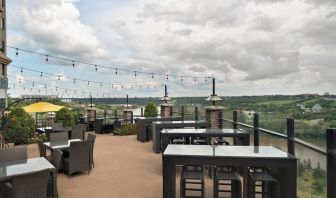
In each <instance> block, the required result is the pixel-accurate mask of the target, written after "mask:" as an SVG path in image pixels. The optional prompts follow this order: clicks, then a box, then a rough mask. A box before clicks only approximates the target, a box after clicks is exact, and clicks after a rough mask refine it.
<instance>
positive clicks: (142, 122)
mask: <svg viewBox="0 0 336 198" xmlns="http://www.w3.org/2000/svg"><path fill="white" fill-rule="evenodd" d="M181 120H182V117H161V116H157V117H138V118H137V119H136V125H137V140H138V141H140V142H146V141H149V139H150V137H149V136H150V135H151V134H152V133H150V132H149V131H147V130H146V125H147V124H150V123H152V122H154V121H181Z"/></svg>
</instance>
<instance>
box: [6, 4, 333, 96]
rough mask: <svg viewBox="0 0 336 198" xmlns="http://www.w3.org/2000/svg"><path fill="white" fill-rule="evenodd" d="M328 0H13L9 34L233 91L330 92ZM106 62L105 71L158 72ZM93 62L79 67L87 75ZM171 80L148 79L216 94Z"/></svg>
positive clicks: (19, 40) (125, 79) (183, 90)
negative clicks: (209, 80)
mask: <svg viewBox="0 0 336 198" xmlns="http://www.w3.org/2000/svg"><path fill="white" fill-rule="evenodd" d="M321 2H322V1H318V0H305V1H304V0H277V1H271V0H225V1H223V0H209V1H204V0H183V1H181V0H141V1H138V0H130V1H127V2H122V3H121V2H120V5H118V6H116V5H114V4H113V2H111V1H107V0H106V1H99V2H95V1H94V2H93V1H92V2H91V1H90V3H89V4H88V5H86V6H88V7H91V6H92V5H98V4H100V3H101V4H102V5H103V7H101V9H99V11H94V12H80V11H79V10H78V9H77V8H76V5H78V4H81V3H82V4H87V3H88V2H87V1H83V2H82V1H73V0H71V1H69V0H68V1H66V0H50V1H43V0H34V1H28V0H14V3H13V5H15V6H14V8H13V9H15V14H14V13H13V14H11V16H10V19H11V20H12V21H10V22H11V23H12V24H13V25H12V26H13V27H12V29H13V30H14V31H13V34H12V36H10V42H13V43H15V44H18V45H27V46H29V47H30V48H37V49H44V50H47V51H51V52H55V53H58V54H66V55H67V56H71V55H73V56H74V57H81V58H83V59H89V60H91V59H92V58H93V59H97V60H98V59H99V58H104V59H103V62H106V63H107V64H110V65H118V66H120V67H125V68H129V69H132V70H133V69H134V70H143V71H147V72H154V73H165V74H176V75H179V76H181V75H188V76H189V75H190V76H192V75H196V76H215V77H216V78H217V79H218V83H219V85H218V90H219V93H223V94H225V95H251V94H277V93H300V92H302V91H303V90H304V91H303V92H310V89H311V90H312V91H314V92H320V93H323V92H324V91H331V92H332V90H326V89H328V88H331V87H333V86H335V84H336V80H335V77H334V75H333V74H335V66H334V63H335V61H336V59H335V56H334V54H335V52H336V45H335V42H334V41H335V39H336V37H335V35H336V34H334V32H335V31H336V26H335V24H336V14H335V13H336V9H335V1H333V0H328V1H323V2H324V3H321ZM91 4H92V5H91ZM103 8H104V9H103ZM110 8H111V9H110ZM81 15H85V16H86V15H87V16H86V17H83V18H86V19H87V21H85V24H90V26H89V25H85V24H84V23H83V22H82V21H81V20H80V18H81ZM98 38H99V39H98ZM103 43H104V44H105V45H104V44H103ZM107 49H108V50H107ZM107 51H109V52H110V53H108V52H107ZM99 61H100V59H99ZM102 70H103V71H104V72H103V73H102V74H101V75H100V76H99V77H97V78H98V79H100V78H103V79H112V80H118V81H119V82H121V83H133V82H137V83H140V82H148V81H149V80H148V79H150V77H149V76H141V75H139V76H138V77H137V79H133V78H129V76H113V75H112V73H114V71H110V70H104V69H102ZM92 71H93V70H90V71H85V70H81V72H83V75H85V74H86V75H87V76H90V72H92ZM158 79H161V80H158ZM164 79H165V77H158V76H156V77H155V78H154V79H150V81H153V82H157V83H169V84H170V85H169V86H170V87H171V89H172V90H174V92H176V93H175V94H174V95H208V94H209V93H208V92H209V91H208V90H207V89H206V88H204V89H203V88H200V91H199V92H195V91H193V88H194V87H188V83H189V84H190V85H192V84H195V83H194V82H193V79H184V82H185V83H183V84H182V83H181V81H180V79H179V78H178V79H176V81H175V82H174V81H173V80H171V81H168V82H166V81H165V80H164ZM195 86H196V85H195ZM179 87H180V88H179ZM82 88H83V89H85V88H87V87H85V86H84V85H82ZM87 89H88V88H87ZM188 90H189V91H188ZM171 92H173V91H171ZM141 93H142V91H141ZM157 93H158V94H159V95H162V94H161V93H159V92H157ZM151 94H152V93H151ZM135 95H136V94H135Z"/></svg>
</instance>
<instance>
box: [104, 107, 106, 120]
mask: <svg viewBox="0 0 336 198" xmlns="http://www.w3.org/2000/svg"><path fill="white" fill-rule="evenodd" d="M104 122H106V109H104Z"/></svg>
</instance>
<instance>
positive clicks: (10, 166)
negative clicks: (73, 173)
mask: <svg viewBox="0 0 336 198" xmlns="http://www.w3.org/2000/svg"><path fill="white" fill-rule="evenodd" d="M46 169H48V170H49V172H50V173H51V174H50V175H51V177H52V178H51V181H52V197H53V198H57V172H56V168H55V167H54V166H53V165H52V164H51V163H50V162H49V161H48V160H47V159H46V158H44V157H39V158H32V159H27V160H20V161H13V162H5V163H0V182H6V181H10V180H11V177H12V176H14V175H20V174H27V173H32V172H36V171H42V170H46Z"/></svg>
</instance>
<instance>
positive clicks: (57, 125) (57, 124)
mask: <svg viewBox="0 0 336 198" xmlns="http://www.w3.org/2000/svg"><path fill="white" fill-rule="evenodd" d="M51 128H52V129H62V128H63V122H55V123H52V125H51Z"/></svg>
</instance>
